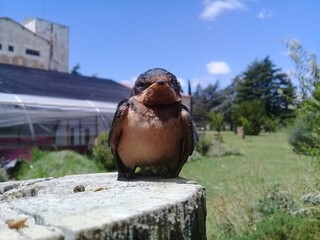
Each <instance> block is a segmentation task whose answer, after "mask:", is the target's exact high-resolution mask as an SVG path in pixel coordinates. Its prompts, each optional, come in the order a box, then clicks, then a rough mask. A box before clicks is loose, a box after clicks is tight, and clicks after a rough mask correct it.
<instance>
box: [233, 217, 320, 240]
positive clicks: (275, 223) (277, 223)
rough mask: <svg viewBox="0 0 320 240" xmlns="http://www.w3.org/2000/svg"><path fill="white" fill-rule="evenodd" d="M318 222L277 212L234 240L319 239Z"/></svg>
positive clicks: (319, 228)
mask: <svg viewBox="0 0 320 240" xmlns="http://www.w3.org/2000/svg"><path fill="white" fill-rule="evenodd" d="M319 238H320V221H315V220H313V219H310V218H306V217H296V216H292V215H290V214H288V213H282V212H278V213H276V214H274V215H273V216H272V217H267V218H265V219H264V220H262V221H261V222H259V223H257V224H256V225H255V229H254V230H251V231H247V232H246V234H244V236H241V237H236V238H234V239H246V240H251V239H252V240H256V239H261V240H269V239H297V240H298V239H299V240H309V239H319Z"/></svg>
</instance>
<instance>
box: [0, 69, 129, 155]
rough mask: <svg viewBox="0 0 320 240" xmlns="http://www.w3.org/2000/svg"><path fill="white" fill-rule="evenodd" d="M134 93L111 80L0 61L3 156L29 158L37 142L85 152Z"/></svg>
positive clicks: (45, 146) (44, 146)
mask: <svg viewBox="0 0 320 240" xmlns="http://www.w3.org/2000/svg"><path fill="white" fill-rule="evenodd" d="M25 93H27V94H25ZM129 94H130V89H129V88H127V87H124V86H122V85H120V84H118V83H116V82H114V81H112V80H104V79H97V78H93V77H84V76H74V75H72V74H66V73H58V72H50V71H44V70H38V69H27V68H23V67H17V66H9V65H5V64H0V158H1V159H2V160H14V159H28V157H29V155H30V151H31V150H32V148H34V147H38V148H40V149H47V150H48V149H72V150H75V151H79V152H86V151H87V150H88V149H89V148H90V146H92V144H94V141H95V139H96V137H97V136H98V135H99V134H100V133H101V132H104V131H108V130H109V128H110V125H111V122H112V119H113V115H114V113H115V111H116V107H117V104H118V102H119V101H120V100H122V99H124V98H126V97H128V96H129Z"/></svg>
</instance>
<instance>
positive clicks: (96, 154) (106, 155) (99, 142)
mask: <svg viewBox="0 0 320 240" xmlns="http://www.w3.org/2000/svg"><path fill="white" fill-rule="evenodd" d="M108 137H109V133H107V132H104V133H102V134H100V135H99V136H98V137H97V139H96V144H95V146H94V147H93V148H92V158H93V160H94V161H96V162H97V163H100V164H102V165H103V166H104V168H105V169H106V170H107V171H112V170H115V169H116V166H115V164H114V161H113V156H112V152H111V149H110V148H109V147H108Z"/></svg>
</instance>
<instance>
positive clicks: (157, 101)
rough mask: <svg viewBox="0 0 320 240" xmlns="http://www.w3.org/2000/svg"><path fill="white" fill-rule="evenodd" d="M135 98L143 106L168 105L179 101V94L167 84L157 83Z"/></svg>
mask: <svg viewBox="0 0 320 240" xmlns="http://www.w3.org/2000/svg"><path fill="white" fill-rule="evenodd" d="M135 98H136V100H137V101H138V102H140V103H142V104H145V105H169V104H172V103H176V102H179V101H181V96H180V94H177V93H176V92H175V91H174V90H173V89H172V88H171V87H170V86H168V84H157V83H154V84H152V85H151V86H150V87H148V88H147V89H145V90H144V91H143V93H142V94H141V95H139V96H135Z"/></svg>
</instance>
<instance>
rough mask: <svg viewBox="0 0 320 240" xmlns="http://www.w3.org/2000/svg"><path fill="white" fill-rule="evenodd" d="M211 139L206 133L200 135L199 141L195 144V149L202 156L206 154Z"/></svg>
mask: <svg viewBox="0 0 320 240" xmlns="http://www.w3.org/2000/svg"><path fill="white" fill-rule="evenodd" d="M211 143H212V140H211V139H209V138H208V137H207V136H206V135H204V134H203V135H200V136H199V141H198V142H197V143H196V145H195V150H196V151H197V152H198V153H200V154H201V155H203V156H206V155H207V153H208V151H209V148H210V146H211Z"/></svg>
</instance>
